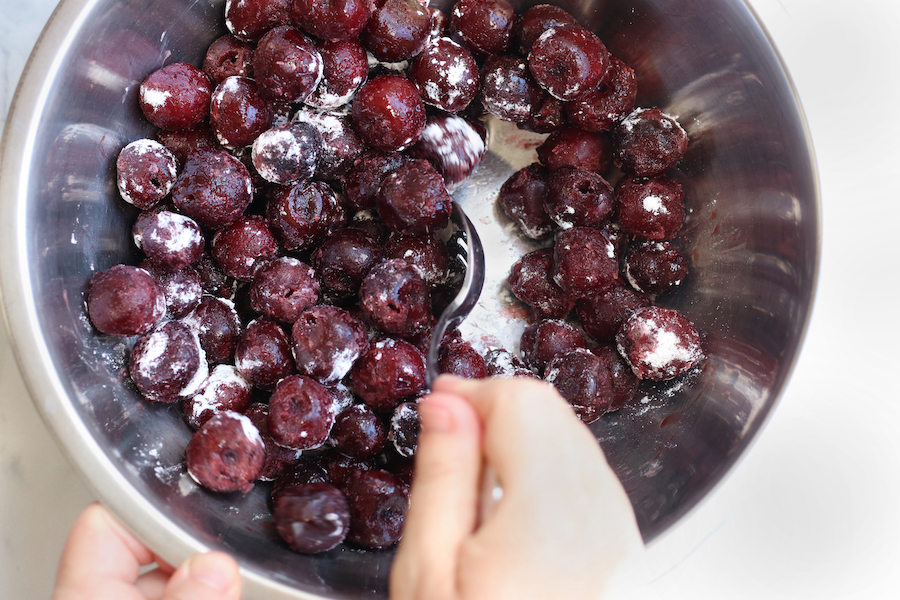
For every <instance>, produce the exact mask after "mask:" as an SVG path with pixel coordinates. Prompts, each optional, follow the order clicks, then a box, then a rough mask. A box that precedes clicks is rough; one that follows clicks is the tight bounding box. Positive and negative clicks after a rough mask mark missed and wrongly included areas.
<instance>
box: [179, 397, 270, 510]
mask: <svg viewBox="0 0 900 600" xmlns="http://www.w3.org/2000/svg"><path fill="white" fill-rule="evenodd" d="M265 459H266V447H265V444H264V443H263V440H262V437H260V435H259V430H257V429H256V427H255V426H254V425H253V423H251V422H250V419H248V418H247V417H245V416H244V415H241V414H238V413H236V412H232V411H224V412H222V413H219V414H217V415H215V416H214V417H212V418H211V419H210V420H208V421H207V422H206V423H204V425H203V426H202V427H201V428H200V429H199V430H198V431H197V432H196V433H194V435H193V436H192V437H191V441H190V442H188V445H187V448H185V461H186V463H187V472H188V474H189V475H190V476H191V477H192V478H193V479H194V480H195V481H196V482H197V483H199V484H200V485H202V486H203V487H205V488H207V489H210V490H212V491H214V492H244V493H246V492H249V491H250V489H251V488H252V487H253V482H254V481H256V479H257V478H258V477H259V474H260V472H261V471H262V468H263V464H264V463H265Z"/></svg>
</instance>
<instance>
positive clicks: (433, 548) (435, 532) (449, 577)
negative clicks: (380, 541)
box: [391, 393, 481, 600]
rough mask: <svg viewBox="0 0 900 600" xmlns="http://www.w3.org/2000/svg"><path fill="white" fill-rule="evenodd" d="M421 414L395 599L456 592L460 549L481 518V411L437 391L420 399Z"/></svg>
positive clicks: (438, 597) (436, 599) (433, 598)
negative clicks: (478, 504)
mask: <svg viewBox="0 0 900 600" xmlns="http://www.w3.org/2000/svg"><path fill="white" fill-rule="evenodd" d="M419 416H420V419H421V423H422V429H421V432H420V433H419V438H418V447H417V450H416V477H415V479H414V481H413V486H412V490H411V492H410V508H409V512H408V513H407V515H406V521H405V525H404V531H403V539H402V540H401V543H400V548H399V550H398V552H397V557H396V559H395V561H394V567H393V570H392V573H391V597H392V598H393V599H394V600H401V599H404V600H406V599H413V598H429V599H430V600H442V599H449V598H453V597H455V585H456V583H455V582H456V571H457V563H456V557H457V556H458V549H459V547H460V546H461V545H462V544H463V542H464V541H465V540H466V539H467V538H468V537H469V536H470V535H471V534H472V531H473V529H474V528H475V520H476V518H477V501H478V485H479V478H480V474H481V447H480V440H481V432H480V424H479V421H478V416H477V414H476V413H475V411H474V410H473V408H472V406H471V405H470V404H469V403H468V402H466V401H465V400H464V399H463V398H461V397H459V396H456V395H451V394H441V393H433V394H431V395H429V396H428V397H427V398H426V399H424V400H422V401H421V402H420V403H419Z"/></svg>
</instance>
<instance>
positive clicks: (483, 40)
mask: <svg viewBox="0 0 900 600" xmlns="http://www.w3.org/2000/svg"><path fill="white" fill-rule="evenodd" d="M515 24H516V14H515V11H514V10H513V7H512V5H510V3H509V2H507V1H506V0H459V1H458V2H457V3H456V4H454V5H453V11H452V12H451V13H450V32H451V35H453V36H454V37H455V38H456V39H459V40H460V41H462V43H463V44H465V45H466V47H468V48H469V49H470V50H471V51H472V52H473V53H475V54H476V55H478V56H488V55H494V54H503V53H504V52H506V51H507V50H508V49H509V46H510V43H511V41H512V34H513V29H514V27H515Z"/></svg>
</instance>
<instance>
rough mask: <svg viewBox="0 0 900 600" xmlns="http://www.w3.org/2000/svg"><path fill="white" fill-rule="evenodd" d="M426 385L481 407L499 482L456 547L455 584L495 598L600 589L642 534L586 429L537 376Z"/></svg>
mask: <svg viewBox="0 0 900 600" xmlns="http://www.w3.org/2000/svg"><path fill="white" fill-rule="evenodd" d="M433 389H434V390H435V392H436V393H447V394H458V395H460V396H463V397H464V398H466V399H467V400H468V401H469V402H470V403H471V404H472V406H473V407H474V408H475V410H476V411H477V412H478V414H479V416H480V418H481V419H482V420H483V426H484V439H483V447H484V456H485V461H486V463H487V465H489V466H490V467H491V468H492V469H493V470H494V471H496V474H497V477H498V479H499V482H500V486H501V487H502V489H503V496H502V498H501V499H500V500H499V502H497V504H496V506H495V507H494V509H493V511H492V512H491V513H490V516H489V518H488V519H486V521H485V522H484V523H483V525H482V526H481V527H479V529H478V531H477V532H475V534H474V535H473V536H472V537H471V539H470V540H469V542H468V543H467V544H466V545H465V547H464V551H463V552H462V553H461V555H460V558H459V561H460V563H459V564H460V573H461V574H462V575H461V579H460V582H459V586H460V588H461V589H462V591H463V592H470V593H474V594H475V596H476V597H490V598H494V599H497V600H499V599H505V598H519V599H525V598H546V597H567V598H568V597H572V598H585V599H587V598H595V597H597V596H598V594H600V592H601V590H602V586H601V585H600V583H601V582H603V581H605V580H607V579H608V578H609V576H610V574H611V573H612V572H613V570H614V569H615V568H616V565H617V564H618V563H619V562H620V560H621V558H622V557H623V555H624V554H626V553H627V552H628V551H629V550H630V549H632V548H636V547H637V546H638V545H639V544H640V541H639V536H638V533H637V532H638V530H637V526H636V523H635V519H634V512H633V510H632V508H631V504H630V502H629V500H628V497H627V495H626V494H625V492H624V489H623V488H622V485H621V483H620V482H619V480H618V478H617V477H616V475H615V473H614V472H613V471H612V469H611V468H610V467H609V465H608V463H607V461H606V458H605V456H604V455H603V452H602V450H601V449H600V446H599V444H598V443H597V440H596V438H595V437H594V435H593V434H592V433H591V431H590V430H589V429H588V428H587V427H586V426H585V425H584V424H583V423H582V422H581V421H580V420H579V419H578V418H577V417H576V416H575V413H574V411H573V410H572V409H571V407H570V406H569V405H568V403H567V402H566V401H565V400H563V399H562V398H561V397H560V396H559V394H558V393H557V392H556V391H555V390H554V389H553V388H552V387H551V386H549V385H548V384H546V383H543V382H539V381H533V380H526V379H494V380H483V381H474V380H462V379H458V378H449V377H441V378H439V379H438V380H437V381H435V383H434V386H433ZM509 582H523V585H522V586H520V587H517V586H511V584H510V583H509ZM464 595H465V594H464Z"/></svg>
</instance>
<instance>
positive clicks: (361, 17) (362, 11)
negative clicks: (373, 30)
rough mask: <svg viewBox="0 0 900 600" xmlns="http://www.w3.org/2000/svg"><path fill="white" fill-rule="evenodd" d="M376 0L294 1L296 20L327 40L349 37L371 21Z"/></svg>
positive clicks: (311, 33)
mask: <svg viewBox="0 0 900 600" xmlns="http://www.w3.org/2000/svg"><path fill="white" fill-rule="evenodd" d="M374 9H375V4H374V3H373V1H372V0H294V1H293V10H292V13H291V14H292V15H293V17H294V22H295V23H297V25H299V26H300V27H301V28H303V30H304V31H306V32H308V33H309V34H310V35H314V36H316V37H317V38H320V39H323V40H331V41H334V40H349V39H352V38H355V37H356V36H358V35H359V34H360V33H361V32H362V30H363V29H364V28H365V26H366V23H368V21H369V18H370V16H371V15H372V11H373V10H374Z"/></svg>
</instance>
